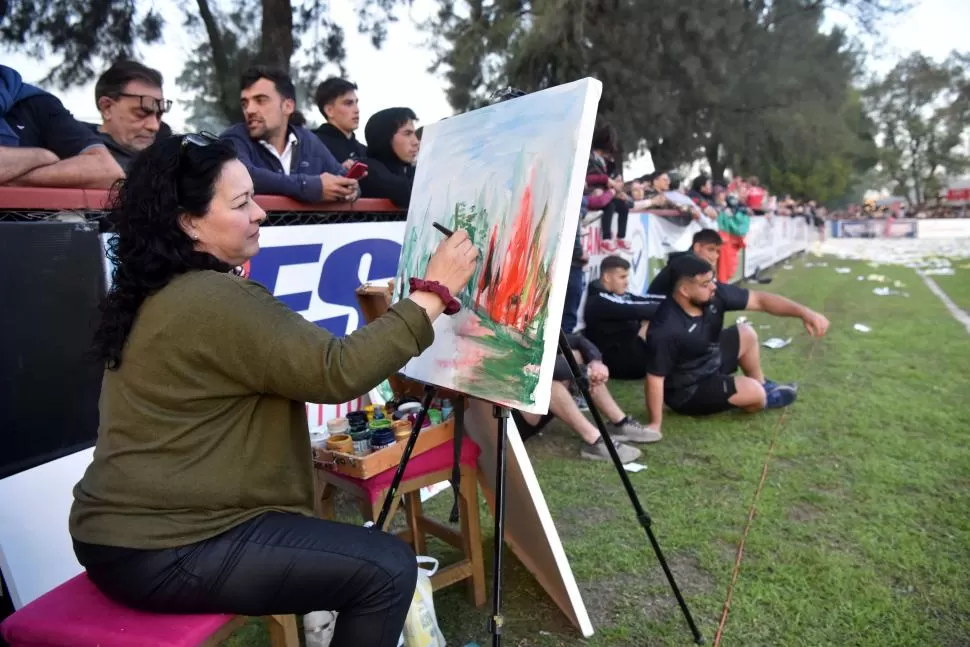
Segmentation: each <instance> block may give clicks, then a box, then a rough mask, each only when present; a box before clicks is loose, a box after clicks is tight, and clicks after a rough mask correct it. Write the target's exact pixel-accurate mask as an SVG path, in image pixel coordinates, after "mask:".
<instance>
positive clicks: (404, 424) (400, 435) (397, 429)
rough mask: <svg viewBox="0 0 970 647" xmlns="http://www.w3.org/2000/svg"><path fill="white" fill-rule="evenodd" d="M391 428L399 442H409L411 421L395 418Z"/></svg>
mask: <svg viewBox="0 0 970 647" xmlns="http://www.w3.org/2000/svg"><path fill="white" fill-rule="evenodd" d="M391 429H392V430H393V431H394V440H395V441H397V442H399V443H401V442H407V440H408V436H410V435H411V423H410V422H408V421H407V420H395V421H394V424H392V425H391Z"/></svg>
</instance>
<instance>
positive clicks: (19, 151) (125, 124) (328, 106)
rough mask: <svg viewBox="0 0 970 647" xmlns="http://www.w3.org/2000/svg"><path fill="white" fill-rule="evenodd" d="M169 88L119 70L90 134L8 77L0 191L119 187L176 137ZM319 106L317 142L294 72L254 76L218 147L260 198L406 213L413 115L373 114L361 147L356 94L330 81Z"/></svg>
mask: <svg viewBox="0 0 970 647" xmlns="http://www.w3.org/2000/svg"><path fill="white" fill-rule="evenodd" d="M162 88H163V79H162V75H161V73H159V72H158V70H155V69H152V68H150V67H148V66H146V65H143V64H141V63H139V62H137V61H131V60H122V61H118V62H117V63H115V64H114V65H112V66H111V67H110V68H109V69H108V70H106V71H105V72H104V73H103V74H102V75H101V76H100V77H99V78H98V80H97V83H96V84H95V103H96V105H97V108H98V112H99V113H100V115H101V123H100V124H89V123H84V122H81V121H78V120H77V119H75V118H74V117H73V115H72V114H71V113H70V112H69V111H68V110H67V109H66V108H65V107H64V105H63V104H62V103H61V101H60V100H59V99H58V98H57V97H55V96H54V95H53V94H51V93H49V92H46V91H44V90H42V89H40V88H38V87H36V86H33V85H31V84H28V83H25V82H24V81H23V78H22V77H21V75H20V74H19V73H18V72H17V71H16V70H14V69H13V68H10V67H7V66H4V65H0V185H4V184H5V185H13V186H35V187H72V188H100V189H106V188H109V187H111V186H112V185H113V184H114V183H115V182H116V181H117V180H119V179H122V178H124V177H125V172H126V170H127V169H128V167H129V166H130V165H131V162H132V160H133V159H134V158H135V156H136V155H138V153H139V152H141V151H143V150H145V149H146V148H148V147H149V146H151V145H152V144H153V143H154V142H155V141H156V140H157V139H159V138H164V137H169V136H172V134H173V133H172V130H171V128H169V127H168V126H167V125H166V124H165V121H164V119H165V114H166V113H167V112H168V111H169V109H170V108H171V106H172V102H171V100H169V99H165V97H164V94H163V90H162ZM315 99H316V103H317V107H318V108H319V109H320V113H321V115H322V116H323V118H324V121H325V123H324V125H323V126H321V127H320V128H318V129H317V130H316V131H310V130H308V129H307V128H305V127H304V121H305V120H304V118H303V116H302V115H301V114H300V112H299V111H298V110H297V108H296V90H295V87H294V85H293V81H292V79H291V78H290V77H289V75H288V74H287V73H286V72H284V71H282V70H278V69H274V68H271V67H266V66H255V67H252V68H250V69H248V70H246V71H245V72H244V73H243V74H242V76H241V78H240V83H239V105H240V112H241V115H242V119H243V120H242V121H241V122H239V123H236V124H233V125H231V126H230V127H229V128H227V129H226V130H225V131H224V132H222V133H221V135H220V136H221V137H222V138H224V139H226V140H228V141H229V142H231V143H232V145H233V147H234V148H235V150H236V152H237V154H238V155H239V158H240V160H241V161H242V162H243V163H244V164H245V165H246V167H247V168H248V169H249V172H250V175H252V178H253V182H254V185H255V189H256V192H257V193H264V194H275V195H283V196H287V197H290V198H293V199H294V200H298V201H301V202H323V201H341V200H351V201H352V200H356V199H357V198H359V197H366V198H385V199H388V200H390V201H391V202H393V203H394V204H395V205H396V206H398V207H401V208H407V206H408V203H409V202H410V199H411V185H412V182H413V179H414V164H415V162H416V160H417V154H418V147H419V145H420V142H419V130H418V128H417V127H416V125H415V122H416V121H417V119H418V118H417V115H416V114H415V113H414V111H413V110H411V109H410V108H407V107H391V108H387V109H384V110H381V111H379V112H377V113H376V114H374V115H373V116H372V117H371V118H370V119H369V120H368V122H367V124H366V125H365V126H364V133H365V137H366V139H367V145H366V146H365V145H364V144H362V143H360V142H359V141H358V140H357V138H356V135H355V133H356V131H357V130H358V127H359V125H360V110H359V107H358V97H357V86H356V85H354V84H353V83H351V82H349V81H347V80H345V79H340V78H330V79H327V80H326V81H324V82H323V83H321V84H320V86H319V87H318V88H317V91H316V94H315Z"/></svg>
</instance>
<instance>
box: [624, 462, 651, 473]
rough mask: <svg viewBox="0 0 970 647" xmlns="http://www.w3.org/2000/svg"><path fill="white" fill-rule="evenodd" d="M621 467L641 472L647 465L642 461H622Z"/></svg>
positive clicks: (629, 470)
mask: <svg viewBox="0 0 970 647" xmlns="http://www.w3.org/2000/svg"><path fill="white" fill-rule="evenodd" d="M623 469H625V470H626V471H627V472H632V473H633V474H636V473H637V472H642V471H643V470H645V469H647V466H646V465H644V464H642V463H624V465H623Z"/></svg>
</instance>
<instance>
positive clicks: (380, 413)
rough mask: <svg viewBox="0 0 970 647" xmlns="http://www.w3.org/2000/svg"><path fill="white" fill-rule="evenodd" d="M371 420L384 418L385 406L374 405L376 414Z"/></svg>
mask: <svg viewBox="0 0 970 647" xmlns="http://www.w3.org/2000/svg"><path fill="white" fill-rule="evenodd" d="M370 419H371V422H373V421H374V420H384V407H374V414H373V415H372V416H371V417H370Z"/></svg>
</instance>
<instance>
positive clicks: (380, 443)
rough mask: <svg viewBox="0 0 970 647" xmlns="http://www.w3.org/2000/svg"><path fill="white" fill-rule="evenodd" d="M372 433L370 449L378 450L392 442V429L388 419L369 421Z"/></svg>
mask: <svg viewBox="0 0 970 647" xmlns="http://www.w3.org/2000/svg"><path fill="white" fill-rule="evenodd" d="M370 428H371V431H372V432H373V435H372V436H371V438H370V447H371V450H372V451H375V452H376V451H378V450H380V449H384V448H385V447H390V446H391V445H393V444H394V430H393V429H392V428H391V421H390V420H372V421H371V423H370Z"/></svg>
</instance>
